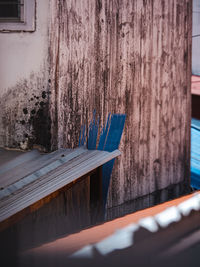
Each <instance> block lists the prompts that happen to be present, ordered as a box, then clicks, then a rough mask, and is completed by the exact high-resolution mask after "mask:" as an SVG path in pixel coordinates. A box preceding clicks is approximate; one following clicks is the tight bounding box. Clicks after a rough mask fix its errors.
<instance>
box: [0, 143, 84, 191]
mask: <svg viewBox="0 0 200 267" xmlns="http://www.w3.org/2000/svg"><path fill="white" fill-rule="evenodd" d="M82 150H83V148H80V149H77V151H76V152H75V153H78V152H80V153H82ZM66 153H67V154H70V153H74V151H73V150H70V149H69V150H68V149H60V150H58V151H55V152H52V153H50V154H45V155H40V154H39V155H38V158H37V159H35V160H30V161H28V162H26V163H23V164H21V165H18V166H17V167H16V168H15V169H14V170H10V171H7V172H6V173H5V174H3V175H0V180H1V187H6V186H8V185H11V184H13V183H14V182H16V181H18V180H20V179H22V178H24V177H26V176H27V175H30V174H32V173H33V172H34V171H37V170H40V169H41V168H42V167H44V166H46V165H48V164H50V163H52V162H54V161H55V160H56V159H59V158H60V157H61V155H62V154H66Z"/></svg>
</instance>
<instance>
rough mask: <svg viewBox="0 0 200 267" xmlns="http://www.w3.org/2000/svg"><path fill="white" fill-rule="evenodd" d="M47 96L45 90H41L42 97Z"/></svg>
mask: <svg viewBox="0 0 200 267" xmlns="http://www.w3.org/2000/svg"><path fill="white" fill-rule="evenodd" d="M46 96H47V93H46V92H45V91H43V92H42V98H43V99H45V98H46Z"/></svg>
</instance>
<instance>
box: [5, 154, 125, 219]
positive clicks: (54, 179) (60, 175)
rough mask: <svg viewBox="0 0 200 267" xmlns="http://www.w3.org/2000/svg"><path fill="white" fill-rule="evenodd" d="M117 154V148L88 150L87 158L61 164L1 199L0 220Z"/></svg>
mask: <svg viewBox="0 0 200 267" xmlns="http://www.w3.org/2000/svg"><path fill="white" fill-rule="evenodd" d="M119 154H120V152H119V151H118V150H115V151H113V152H110V153H109V152H105V151H88V153H87V158H84V157H78V158H77V159H76V160H74V161H73V162H71V164H67V165H66V166H65V167H64V166H61V167H60V168H58V169H57V170H56V171H54V172H52V173H50V174H48V175H46V176H44V177H43V179H39V180H38V181H35V182H34V183H32V184H30V186H27V187H24V188H22V190H20V191H19V193H17V194H14V195H11V196H10V197H9V198H5V199H2V201H1V203H0V221H3V220H5V219H7V218H9V217H10V216H12V215H13V214H15V213H17V212H19V211H20V210H22V209H24V208H26V207H28V206H29V205H31V204H33V203H35V202H37V201H38V200H39V199H42V198H44V197H45V196H47V195H49V194H51V193H53V192H55V191H56V190H58V189H60V188H62V187H63V186H65V185H67V184H69V183H71V182H74V181H75V180H76V179H78V178H80V177H81V176H83V175H85V174H87V173H89V172H90V171H92V170H93V169H95V168H97V167H99V166H101V165H103V164H104V163H106V162H107V161H109V160H111V159H113V158H114V157H116V156H118V155H119ZM84 156H86V155H84ZM77 161H78V162H77Z"/></svg>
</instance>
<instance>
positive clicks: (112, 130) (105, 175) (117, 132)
mask: <svg viewBox="0 0 200 267" xmlns="http://www.w3.org/2000/svg"><path fill="white" fill-rule="evenodd" d="M125 119H126V115H125V114H112V115H111V114H110V113H109V115H108V118H107V121H106V125H105V126H104V127H103V128H102V130H101V133H100V137H99V144H98V146H97V136H98V131H99V118H97V119H96V112H95V111H94V112H93V119H92V121H91V123H90V125H89V133H88V135H87V134H86V129H85V126H84V127H82V128H81V133H80V137H79V146H81V145H84V144H85V143H86V139H87V148H88V149H98V150H103V151H108V152H112V151H114V150H116V149H118V148H119V144H120V140H121V136H122V133H123V129H124V124H125ZM87 137H88V138H87ZM114 162H115V160H114V159H113V160H111V161H109V162H107V163H106V164H104V165H103V167H102V191H103V201H104V207H105V204H106V199H107V194H108V188H109V184H110V177H111V173H112V169H113V165H114Z"/></svg>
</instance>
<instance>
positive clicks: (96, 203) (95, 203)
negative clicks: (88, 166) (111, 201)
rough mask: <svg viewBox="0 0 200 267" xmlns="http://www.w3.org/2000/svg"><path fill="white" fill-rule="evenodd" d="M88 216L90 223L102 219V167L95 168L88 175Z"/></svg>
mask: <svg viewBox="0 0 200 267" xmlns="http://www.w3.org/2000/svg"><path fill="white" fill-rule="evenodd" d="M90 214H91V215H90V216H91V224H96V223H98V222H102V221H103V219H104V212H103V197H102V167H99V168H97V169H96V172H95V173H94V174H91V176H90Z"/></svg>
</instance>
